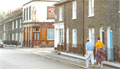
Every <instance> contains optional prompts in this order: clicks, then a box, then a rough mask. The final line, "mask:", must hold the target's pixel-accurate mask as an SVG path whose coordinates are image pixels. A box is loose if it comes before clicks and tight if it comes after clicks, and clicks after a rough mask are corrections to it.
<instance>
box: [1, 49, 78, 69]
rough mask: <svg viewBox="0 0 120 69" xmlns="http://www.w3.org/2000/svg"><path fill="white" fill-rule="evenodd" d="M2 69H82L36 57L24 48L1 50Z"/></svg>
mask: <svg viewBox="0 0 120 69" xmlns="http://www.w3.org/2000/svg"><path fill="white" fill-rule="evenodd" d="M43 54H44V53H43ZM0 69H80V67H77V66H73V65H69V64H64V63H62V62H58V61H54V60H52V59H48V58H45V57H43V56H39V55H35V54H33V53H31V52H28V51H24V50H22V48H1V49H0Z"/></svg>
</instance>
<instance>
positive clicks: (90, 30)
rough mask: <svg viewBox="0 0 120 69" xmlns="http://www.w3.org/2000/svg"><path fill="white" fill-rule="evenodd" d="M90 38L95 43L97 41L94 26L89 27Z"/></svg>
mask: <svg viewBox="0 0 120 69" xmlns="http://www.w3.org/2000/svg"><path fill="white" fill-rule="evenodd" d="M89 40H90V42H92V43H93V44H94V42H95V30H94V28H90V29H89Z"/></svg>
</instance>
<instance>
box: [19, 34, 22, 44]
mask: <svg viewBox="0 0 120 69" xmlns="http://www.w3.org/2000/svg"><path fill="white" fill-rule="evenodd" d="M19 42H22V33H19Z"/></svg>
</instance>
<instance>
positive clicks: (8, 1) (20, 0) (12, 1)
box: [0, 0, 31, 12]
mask: <svg viewBox="0 0 120 69" xmlns="http://www.w3.org/2000/svg"><path fill="white" fill-rule="evenodd" d="M29 1H31V0H0V11H5V12H8V10H15V9H16V8H20V7H22V5H23V4H25V3H26V2H29Z"/></svg>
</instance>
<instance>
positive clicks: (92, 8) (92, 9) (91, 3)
mask: <svg viewBox="0 0 120 69" xmlns="http://www.w3.org/2000/svg"><path fill="white" fill-rule="evenodd" d="M88 6H89V16H94V0H89V5H88Z"/></svg>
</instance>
